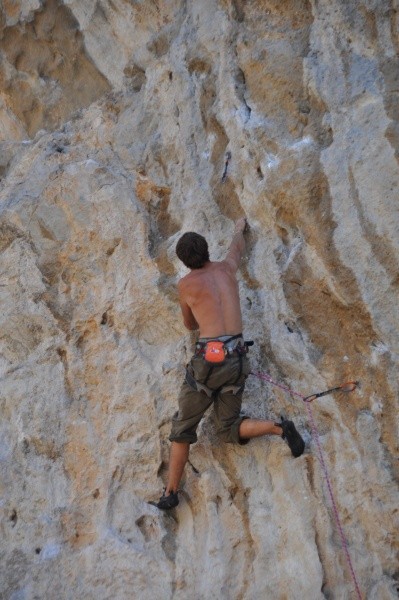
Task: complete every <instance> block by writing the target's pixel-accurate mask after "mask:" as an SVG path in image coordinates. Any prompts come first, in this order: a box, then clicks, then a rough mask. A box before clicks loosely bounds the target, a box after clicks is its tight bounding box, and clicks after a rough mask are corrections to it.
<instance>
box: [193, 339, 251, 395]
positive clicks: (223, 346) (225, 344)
mask: <svg viewBox="0 0 399 600" xmlns="http://www.w3.org/2000/svg"><path fill="white" fill-rule="evenodd" d="M241 340H242V334H241V333H239V334H237V335H232V336H230V337H227V338H226V339H224V340H221V339H209V340H208V339H207V340H199V341H198V342H197V344H196V346H195V356H202V358H203V359H204V361H205V362H206V364H208V365H209V371H208V373H207V376H206V377H205V380H204V381H203V382H199V381H197V380H196V379H195V377H194V376H193V374H192V373H191V371H190V366H189V365H188V366H187V367H186V383H187V384H188V385H189V386H190V387H191V388H192V389H193V390H195V391H197V392H203V393H204V394H206V395H207V396H208V398H211V399H212V400H215V399H216V398H217V396H218V394H227V393H231V394H234V395H236V394H238V393H240V392H242V391H243V390H244V384H241V385H236V382H237V381H238V380H239V379H240V377H241V374H242V357H243V356H244V355H245V354H246V353H247V352H248V348H249V346H252V345H253V342H252V341H247V342H244V341H243V343H242V341H241ZM232 356H238V358H239V361H240V368H239V372H238V376H237V378H236V381H235V382H234V383H233V384H229V385H222V386H220V387H218V388H217V389H212V388H210V387H208V386H207V385H206V384H207V383H208V380H209V378H210V376H211V375H212V373H213V371H214V369H215V368H217V367H220V366H222V365H224V364H225V361H226V359H228V358H231V357H232Z"/></svg>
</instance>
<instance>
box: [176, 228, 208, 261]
mask: <svg viewBox="0 0 399 600" xmlns="http://www.w3.org/2000/svg"><path fill="white" fill-rule="evenodd" d="M176 254H177V256H178V257H179V258H180V260H181V261H182V263H184V264H185V265H186V267H188V268H189V269H201V268H202V267H203V266H204V265H205V263H207V262H208V261H209V251H208V243H207V241H206V239H205V238H204V237H203V236H202V235H200V234H199V233H194V231H188V232H187V233H184V234H183V235H182V236H181V238H180V239H179V241H178V242H177V245H176Z"/></svg>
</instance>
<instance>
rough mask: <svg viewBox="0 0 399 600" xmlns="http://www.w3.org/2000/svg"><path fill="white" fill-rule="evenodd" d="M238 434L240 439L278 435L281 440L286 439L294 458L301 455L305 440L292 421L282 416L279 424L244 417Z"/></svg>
mask: <svg viewBox="0 0 399 600" xmlns="http://www.w3.org/2000/svg"><path fill="white" fill-rule="evenodd" d="M238 435H239V437H240V439H242V440H249V439H251V438H254V437H259V436H261V435H280V436H281V437H282V438H283V440H286V442H287V444H288V446H289V447H290V450H291V452H292V455H293V456H294V457H295V458H298V456H301V455H302V454H303V452H304V450H305V442H304V441H303V439H302V437H301V435H300V434H299V433H298V431H297V429H296V427H295V425H294V423H293V422H292V421H287V420H285V419H283V418H282V419H281V425H279V424H278V423H273V422H272V421H261V420H258V419H245V420H244V421H242V422H241V423H240V426H239V428H238Z"/></svg>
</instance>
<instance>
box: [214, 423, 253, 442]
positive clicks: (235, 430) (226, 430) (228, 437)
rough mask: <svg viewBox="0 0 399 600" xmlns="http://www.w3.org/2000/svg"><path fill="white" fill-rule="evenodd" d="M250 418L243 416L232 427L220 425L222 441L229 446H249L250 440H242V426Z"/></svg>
mask: <svg viewBox="0 0 399 600" xmlns="http://www.w3.org/2000/svg"><path fill="white" fill-rule="evenodd" d="M248 418H249V417H245V416H241V417H239V418H238V419H236V420H235V421H234V422H233V423H232V424H231V425H225V424H224V425H220V426H219V427H218V430H217V433H218V436H219V437H220V439H221V440H222V441H223V442H226V443H227V444H240V446H244V445H245V444H248V442H249V439H243V438H240V425H241V423H242V422H243V421H244V420H245V419H248Z"/></svg>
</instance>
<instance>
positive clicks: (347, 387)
mask: <svg viewBox="0 0 399 600" xmlns="http://www.w3.org/2000/svg"><path fill="white" fill-rule="evenodd" d="M251 375H254V376H255V377H258V379H262V380H263V381H266V382H267V383H270V384H272V385H274V386H276V387H278V388H280V389H281V390H284V391H285V392H288V393H290V394H293V395H294V396H297V397H298V398H301V400H303V401H304V402H305V404H306V409H307V411H308V416H309V421H310V425H311V428H312V434H313V437H314V439H315V441H316V445H317V451H318V459H319V461H320V464H321V468H322V470H323V473H324V478H325V480H326V483H327V488H328V493H329V496H330V500H331V505H332V509H333V513H334V518H335V522H336V524H337V528H338V532H339V536H340V538H341V543H342V548H343V550H344V553H345V557H346V561H347V563H348V566H349V571H350V574H351V577H352V581H353V583H354V585H355V589H356V595H357V598H358V600H362V594H361V592H360V587H359V584H358V581H357V577H356V573H355V570H354V568H353V564H352V560H351V557H350V554H349V549H348V543H347V541H346V538H345V535H344V530H343V528H342V524H341V519H340V516H339V512H338V507H337V503H336V501H335V497H334V493H333V489H332V484H331V479H330V476H329V473H328V469H327V465H326V462H325V460H324V455H323V451H322V448H321V443H320V435H319V431H318V429H317V426H316V422H315V420H314V416H313V412H312V408H311V405H310V403H311V402H313V400H315V399H316V398H320V397H321V396H325V395H327V394H331V393H333V392H338V391H341V392H346V393H348V392H353V390H355V389H356V387H357V386H358V384H359V382H358V381H348V382H346V383H343V384H342V385H340V386H338V387H335V388H331V389H330V390H325V391H324V392H318V393H316V394H312V395H311V396H304V395H303V394H300V393H299V392H295V391H294V390H292V389H290V388H289V387H287V386H285V385H282V384H281V383H277V381H274V380H273V379H272V378H271V377H270V375H268V374H267V373H261V372H251Z"/></svg>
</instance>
